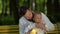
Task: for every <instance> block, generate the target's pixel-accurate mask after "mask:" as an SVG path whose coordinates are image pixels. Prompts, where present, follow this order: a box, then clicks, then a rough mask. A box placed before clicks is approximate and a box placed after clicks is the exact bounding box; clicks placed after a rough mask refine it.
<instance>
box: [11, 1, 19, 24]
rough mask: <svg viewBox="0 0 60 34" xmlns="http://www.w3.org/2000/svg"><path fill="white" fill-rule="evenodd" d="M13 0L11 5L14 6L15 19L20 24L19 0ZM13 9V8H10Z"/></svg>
mask: <svg viewBox="0 0 60 34" xmlns="http://www.w3.org/2000/svg"><path fill="white" fill-rule="evenodd" d="M10 1H11V3H12V4H11V5H10V7H12V11H13V15H14V19H15V22H16V24H18V23H19V15H18V6H19V5H18V4H19V3H18V2H17V1H18V0H10ZM10 9H11V8H10Z"/></svg>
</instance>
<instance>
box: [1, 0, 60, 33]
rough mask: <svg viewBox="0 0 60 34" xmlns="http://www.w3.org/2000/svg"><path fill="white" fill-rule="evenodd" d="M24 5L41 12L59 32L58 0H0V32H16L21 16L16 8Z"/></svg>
mask: <svg viewBox="0 0 60 34" xmlns="http://www.w3.org/2000/svg"><path fill="white" fill-rule="evenodd" d="M24 5H27V6H28V7H30V9H32V10H33V11H35V10H37V11H41V12H43V13H44V14H45V15H47V16H48V18H49V19H50V21H51V22H52V23H53V24H55V27H56V28H57V30H58V31H57V32H60V27H59V25H60V0H0V33H1V34H2V33H3V32H8V31H9V30H11V31H13V32H16V31H17V33H18V24H19V18H20V17H21V16H19V14H18V8H19V7H21V6H24ZM32 7H33V8H32ZM2 28H3V29H4V30H3V29H2ZM5 28H6V29H5ZM1 29H2V30H3V31H2V30H1ZM11 31H10V32H11ZM11 34H12V33H11ZM55 34H56V33H55Z"/></svg>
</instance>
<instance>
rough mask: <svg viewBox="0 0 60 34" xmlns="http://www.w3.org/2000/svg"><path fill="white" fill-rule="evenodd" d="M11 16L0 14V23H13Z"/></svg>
mask: <svg viewBox="0 0 60 34" xmlns="http://www.w3.org/2000/svg"><path fill="white" fill-rule="evenodd" d="M15 24H16V23H15V21H14V17H13V16H0V25H15Z"/></svg>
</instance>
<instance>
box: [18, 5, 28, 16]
mask: <svg viewBox="0 0 60 34" xmlns="http://www.w3.org/2000/svg"><path fill="white" fill-rule="evenodd" d="M27 9H29V7H28V6H22V7H20V8H19V9H18V12H19V14H20V15H21V16H23V15H25V13H26V12H27Z"/></svg>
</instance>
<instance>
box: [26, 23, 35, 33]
mask: <svg viewBox="0 0 60 34" xmlns="http://www.w3.org/2000/svg"><path fill="white" fill-rule="evenodd" d="M34 27H35V24H34V23H30V24H29V25H28V26H27V27H26V28H25V32H29V31H31V30H32V28H34Z"/></svg>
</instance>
